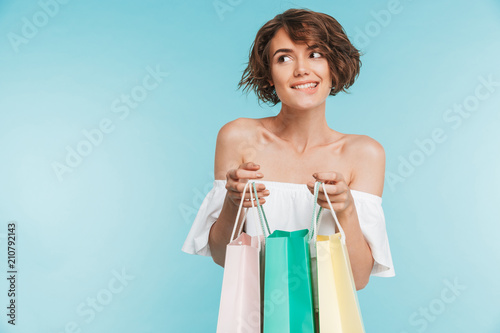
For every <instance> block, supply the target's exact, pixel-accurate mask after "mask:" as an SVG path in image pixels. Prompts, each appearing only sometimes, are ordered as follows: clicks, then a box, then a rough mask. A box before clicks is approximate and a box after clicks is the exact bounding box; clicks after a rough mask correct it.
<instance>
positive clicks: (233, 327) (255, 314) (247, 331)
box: [217, 182, 264, 333]
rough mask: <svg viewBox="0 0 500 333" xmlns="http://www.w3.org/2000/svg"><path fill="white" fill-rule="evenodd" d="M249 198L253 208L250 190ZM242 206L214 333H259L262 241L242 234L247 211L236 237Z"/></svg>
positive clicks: (227, 263) (228, 245)
mask: <svg viewBox="0 0 500 333" xmlns="http://www.w3.org/2000/svg"><path fill="white" fill-rule="evenodd" d="M248 186H250V182H247V183H246V185H245V188H244V190H243V196H244V195H245V192H246V190H247V187H248ZM250 196H251V201H252V207H255V206H254V205H253V196H252V190H250ZM242 207H243V200H242V201H241V203H240V207H239V209H238V214H237V216H236V221H235V223H234V228H233V232H232V234H231V239H230V242H229V244H227V247H226V259H225V263H224V277H223V280H222V292H221V300H220V306H219V319H218V322H217V333H260V332H261V312H260V302H261V281H260V280H261V278H260V251H261V248H262V245H263V244H262V242H263V241H264V239H263V237H262V238H261V236H250V235H247V234H246V233H244V232H242V230H243V225H244V223H245V218H246V213H247V211H248V209H246V210H245V216H244V218H243V222H242V223H241V226H240V228H239V231H238V234H237V235H235V232H236V227H237V225H238V221H239V217H240V212H241V208H242ZM254 220H255V219H254ZM257 230H259V229H257ZM235 236H237V237H236V239H235V238H234V237H235Z"/></svg>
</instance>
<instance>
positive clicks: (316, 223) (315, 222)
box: [313, 182, 346, 244]
mask: <svg viewBox="0 0 500 333" xmlns="http://www.w3.org/2000/svg"><path fill="white" fill-rule="evenodd" d="M317 184H318V185H320V186H323V193H325V197H326V201H327V202H328V206H330V213H331V214H332V216H333V219H334V220H335V224H336V225H337V228H338V229H339V232H340V241H341V242H342V243H343V244H345V243H346V239H345V232H344V229H343V228H342V226H341V225H340V222H339V220H338V219H337V214H335V210H334V209H333V207H332V203H331V201H330V198H329V197H328V195H327V194H326V193H327V192H326V187H325V183H323V182H315V183H314V208H313V230H314V232H313V237H316V236H317V232H318V229H319V225H320V220H319V215H320V214H321V210H322V208H323V207H320V209H319V213H318V216H317V217H316V220H314V212H315V208H316V202H317V200H318V192H319V186H318V187H316V185H317Z"/></svg>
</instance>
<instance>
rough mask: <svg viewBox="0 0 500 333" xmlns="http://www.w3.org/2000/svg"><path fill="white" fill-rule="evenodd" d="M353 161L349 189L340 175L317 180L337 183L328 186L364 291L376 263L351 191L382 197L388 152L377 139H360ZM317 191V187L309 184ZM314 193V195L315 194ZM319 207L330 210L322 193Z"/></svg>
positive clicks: (356, 278) (318, 176) (354, 271)
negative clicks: (363, 231)
mask: <svg viewBox="0 0 500 333" xmlns="http://www.w3.org/2000/svg"><path fill="white" fill-rule="evenodd" d="M352 152H353V161H355V166H354V168H353V169H354V170H353V176H352V179H351V182H350V184H349V186H348V185H347V183H346V181H345V180H344V178H343V175H342V174H340V173H338V172H318V173H317V174H316V176H315V178H316V180H319V181H323V182H326V183H325V184H328V181H330V182H333V183H334V184H335V185H326V189H327V192H328V194H329V198H330V201H331V202H332V206H333V208H334V210H335V212H336V214H337V218H338V219H339V222H340V224H341V225H342V228H343V229H344V232H345V234H346V239H347V242H346V245H347V250H348V252H349V259H350V262H351V268H352V274H353V277H354V282H355V284H356V289H357V290H360V289H363V288H364V287H365V286H366V285H367V284H368V281H369V279H370V274H371V271H372V268H373V264H374V260H373V256H372V253H371V250H370V246H369V245H368V243H367V242H366V239H365V237H364V235H363V233H362V232H361V227H360V225H359V219H358V215H357V212H356V207H355V205H354V199H353V197H352V195H351V192H350V189H353V190H358V191H363V192H367V193H371V194H375V195H377V196H382V191H383V187H384V174H385V151H384V148H383V147H382V145H380V144H379V143H378V142H377V141H375V140H374V139H372V138H370V137H368V136H360V137H359V138H357V139H356V142H355V143H353V145H352ZM308 187H309V189H310V190H311V191H314V183H310V184H308ZM312 193H313V192H312ZM318 204H319V205H321V206H322V207H324V208H326V209H330V208H329V206H328V202H327V201H326V197H325V196H324V194H323V192H322V191H321V190H320V193H319V194H318Z"/></svg>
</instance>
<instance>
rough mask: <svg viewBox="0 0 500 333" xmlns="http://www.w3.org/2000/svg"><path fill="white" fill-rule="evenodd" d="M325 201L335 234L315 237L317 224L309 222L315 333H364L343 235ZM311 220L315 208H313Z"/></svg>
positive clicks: (315, 189)
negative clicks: (314, 268) (314, 278)
mask: <svg viewBox="0 0 500 333" xmlns="http://www.w3.org/2000/svg"><path fill="white" fill-rule="evenodd" d="M320 184H322V186H323V191H324V192H325V193H326V188H325V184H324V183H321V182H316V183H315V186H314V207H316V202H317V197H318V191H319V185H320ZM326 199H327V201H328V205H329V206H330V212H331V214H332V216H333V219H334V220H335V223H336V225H337V228H338V230H339V232H338V233H336V234H334V235H326V236H325V235H317V231H318V230H319V221H315V222H314V223H313V226H314V234H315V235H317V236H316V251H317V278H318V297H319V331H320V332H323V333H364V332H365V329H364V325H363V320H362V318H361V311H360V308H359V302H358V296H357V292H356V285H355V283H354V278H353V275H352V269H351V263H350V261H349V254H348V252H347V247H346V237H345V233H344V230H343V229H342V226H341V225H340V223H339V221H338V219H337V216H336V214H335V211H334V210H333V207H332V204H331V202H330V199H329V197H328V196H326ZM320 212H321V208H320ZM318 216H319V214H318ZM314 217H315V209H313V218H314Z"/></svg>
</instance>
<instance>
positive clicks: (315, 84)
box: [292, 83, 318, 89]
mask: <svg viewBox="0 0 500 333" xmlns="http://www.w3.org/2000/svg"><path fill="white" fill-rule="evenodd" d="M317 85H318V84H317V83H307V84H301V85H299V86H294V87H292V88H293V89H305V88H314V87H316V86H317Z"/></svg>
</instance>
